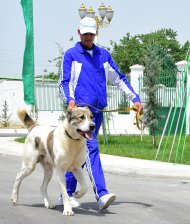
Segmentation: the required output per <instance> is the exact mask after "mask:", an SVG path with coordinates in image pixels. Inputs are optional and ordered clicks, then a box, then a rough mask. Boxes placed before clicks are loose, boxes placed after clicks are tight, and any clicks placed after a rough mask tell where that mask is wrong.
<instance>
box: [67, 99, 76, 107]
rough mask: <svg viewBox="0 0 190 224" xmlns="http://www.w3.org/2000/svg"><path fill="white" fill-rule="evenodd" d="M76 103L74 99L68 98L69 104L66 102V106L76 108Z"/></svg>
mask: <svg viewBox="0 0 190 224" xmlns="http://www.w3.org/2000/svg"><path fill="white" fill-rule="evenodd" d="M76 107H77V106H76V104H75V101H74V100H70V101H69V104H68V108H76Z"/></svg>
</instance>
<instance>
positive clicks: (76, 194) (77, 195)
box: [73, 191, 83, 198]
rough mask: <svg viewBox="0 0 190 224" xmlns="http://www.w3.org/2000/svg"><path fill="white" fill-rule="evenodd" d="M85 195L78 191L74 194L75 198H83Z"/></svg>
mask: <svg viewBox="0 0 190 224" xmlns="http://www.w3.org/2000/svg"><path fill="white" fill-rule="evenodd" d="M82 196H83V195H82V194H81V193H80V191H76V192H75V193H73V197H75V198H81V197H82Z"/></svg>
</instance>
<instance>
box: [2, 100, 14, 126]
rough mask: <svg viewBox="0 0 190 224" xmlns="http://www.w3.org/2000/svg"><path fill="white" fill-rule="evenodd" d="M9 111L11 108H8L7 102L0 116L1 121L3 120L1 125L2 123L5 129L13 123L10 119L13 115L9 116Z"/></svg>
mask: <svg viewBox="0 0 190 224" xmlns="http://www.w3.org/2000/svg"><path fill="white" fill-rule="evenodd" d="M8 111H9V108H8V105H7V101H6V100H5V102H4V105H3V112H2V114H1V116H0V120H1V123H2V125H3V127H6V128H7V127H8V126H9V125H10V123H11V120H10V117H11V115H12V114H8Z"/></svg>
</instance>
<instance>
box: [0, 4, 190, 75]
mask: <svg viewBox="0 0 190 224" xmlns="http://www.w3.org/2000/svg"><path fill="white" fill-rule="evenodd" d="M102 2H103V3H104V5H105V6H108V5H110V6H111V8H112V9H113V10H114V16H113V19H112V21H111V23H110V25H109V26H108V27H106V28H100V30H99V35H98V43H99V44H100V45H103V46H106V47H110V40H112V41H114V42H116V43H119V41H120V39H122V38H123V37H124V36H125V34H126V33H130V34H131V35H132V36H133V35H136V34H147V33H151V32H154V31H156V30H159V29H161V28H171V29H173V30H174V31H176V32H177V34H178V36H177V40H178V41H179V43H180V44H182V45H183V44H184V43H185V42H186V41H187V40H189V41H190V12H189V10H190V0H181V1H172V0H159V1H158V0H157V1H154V0H144V1H142V0H133V1H131V0H104V1H102V0H101V1H99V0H96V1H95V0H72V1H71V0H70V1H64V0H33V19H34V52H35V75H40V74H41V75H42V74H45V70H47V72H48V73H49V72H56V71H57V69H56V67H55V64H54V63H50V62H48V60H52V59H54V58H56V57H57V56H58V55H59V51H58V48H57V45H56V43H59V44H60V45H61V46H63V49H64V51H66V50H67V49H68V48H70V47H72V46H74V44H75V43H76V42H77V41H79V36H78V34H77V29H78V24H79V21H80V17H79V13H78V8H80V6H81V4H82V3H84V5H85V6H86V8H89V7H90V6H91V7H92V8H93V9H94V11H96V15H98V8H99V6H100V5H101V3H102ZM71 37H73V40H72V41H70V38H71ZM24 48H25V24H24V19H23V14H22V8H21V5H20V0H6V1H3V0H1V2H0V76H19V75H21V74H22V61H23V52H24Z"/></svg>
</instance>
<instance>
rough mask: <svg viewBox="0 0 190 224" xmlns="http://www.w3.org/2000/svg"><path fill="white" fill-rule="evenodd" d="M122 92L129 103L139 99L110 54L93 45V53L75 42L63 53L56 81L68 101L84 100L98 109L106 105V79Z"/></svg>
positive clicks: (81, 101) (78, 101)
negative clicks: (57, 80) (73, 45)
mask: <svg viewBox="0 0 190 224" xmlns="http://www.w3.org/2000/svg"><path fill="white" fill-rule="evenodd" d="M108 80H110V81H111V83H113V84H114V85H116V86H117V87H118V88H119V89H121V90H122V91H123V92H125V93H126V95H127V97H128V98H129V99H130V100H132V101H133V102H140V99H139V96H138V95H137V94H136V93H135V92H134V90H133V88H132V87H131V85H130V83H129V82H128V80H127V78H126V76H125V75H124V74H122V73H121V72H120V71H119V69H118V67H117V65H116V64H115V62H114V61H113V59H112V57H111V55H110V53H109V52H108V51H107V50H106V49H103V48H100V47H98V46H96V45H94V48H93V56H91V55H90V54H89V53H88V52H87V51H86V50H84V49H83V48H82V46H81V44H80V43H79V42H78V43H77V44H76V45H75V47H73V48H71V49H69V50H68V51H66V52H65V55H64V58H63V63H62V69H61V74H60V80H59V88H60V91H61V94H62V95H63V97H64V100H65V102H66V103H67V104H68V103H69V101H70V100H71V99H73V100H74V101H75V103H76V104H80V103H86V104H90V105H92V106H93V107H96V108H98V109H103V108H105V107H106V106H107V91H106V88H107V81H108Z"/></svg>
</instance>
